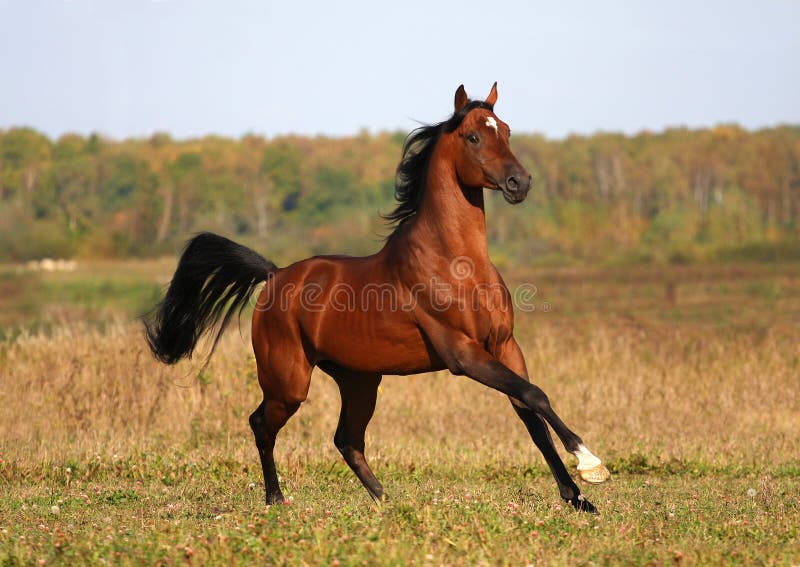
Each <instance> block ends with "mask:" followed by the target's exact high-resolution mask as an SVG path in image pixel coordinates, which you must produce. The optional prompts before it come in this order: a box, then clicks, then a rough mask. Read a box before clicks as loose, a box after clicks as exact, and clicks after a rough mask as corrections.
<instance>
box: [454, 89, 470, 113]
mask: <svg viewBox="0 0 800 567" xmlns="http://www.w3.org/2000/svg"><path fill="white" fill-rule="evenodd" d="M467 102H469V98H468V97H467V91H465V90H464V85H459V87H458V88H457V89H456V101H455V107H456V113H458V112H459V111H460V110H461V109H462V108H464V107H465V106H467Z"/></svg>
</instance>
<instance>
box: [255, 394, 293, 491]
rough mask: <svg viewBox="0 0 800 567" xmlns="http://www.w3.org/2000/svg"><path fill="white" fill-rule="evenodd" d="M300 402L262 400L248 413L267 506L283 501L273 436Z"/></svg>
mask: <svg viewBox="0 0 800 567" xmlns="http://www.w3.org/2000/svg"><path fill="white" fill-rule="evenodd" d="M299 407H300V404H299V403H297V404H286V403H283V402H278V401H276V400H268V399H266V397H265V398H264V401H262V402H261V404H260V405H259V406H258V408H256V411H254V412H253V413H252V414H251V415H250V428H251V429H252V430H253V435H254V436H255V438H256V447H257V448H258V456H259V457H260V458H261V470H262V472H263V474H264V491H265V494H266V501H267V506H269V505H271V504H280V503H282V502H284V497H283V493H282V492H281V487H280V485H279V484H278V472H277V470H276V468H275V455H274V449H275V438H276V437H277V435H278V431H280V429H281V428H282V427H283V426H284V425H285V424H286V422H287V421H288V420H289V418H290V417H292V415H293V414H294V412H296V411H297V408H299Z"/></svg>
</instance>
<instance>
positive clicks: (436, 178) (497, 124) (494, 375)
mask: <svg viewBox="0 0 800 567" xmlns="http://www.w3.org/2000/svg"><path fill="white" fill-rule="evenodd" d="M497 96H498V94H497V83H494V85H493V86H492V88H491V91H490V93H489V96H488V97H487V98H486V99H485V100H471V99H470V98H469V97H468V96H467V94H466V91H465V90H464V86H463V85H461V86H459V87H458V89H457V90H456V93H455V103H454V111H453V114H452V116H450V118H448V119H447V120H445V121H443V122H440V123H438V124H433V125H427V126H421V127H419V128H418V129H416V130H414V131H413V132H412V133H411V134H409V136H408V137H407V138H406V141H405V143H404V146H403V153H402V158H401V161H400V164H399V166H398V168H397V175H396V181H395V196H396V199H397V205H396V207H395V208H394V209H393V210H392V211H391V212H390V213H389V214H387V215H385V218H387V219H388V220H389V222H390V224H391V226H392V228H393V230H392V232H391V234H390V235H389V236H388V237H387V238H386V240H385V243H384V246H383V247H382V249H381V250H380V251H378V252H377V253H375V254H373V255H371V256H365V257H350V256H315V257H312V258H307V259H305V260H301V261H299V262H296V263H294V264H291V265H290V266H287V267H284V268H279V267H277V266H276V265H275V264H274V263H272V262H270V261H268V260H266V259H265V258H264V257H263V256H261V255H260V254H259V253H257V252H255V251H254V250H252V249H250V248H247V247H245V246H242V245H240V244H238V243H236V242H233V241H231V240H229V239H227V238H224V237H222V236H218V235H215V234H211V233H200V234H198V235H196V236H195V237H194V238H192V239H191V240H190V241H189V242H188V244H187V246H186V248H185V249H184V251H183V253H182V254H181V257H180V259H179V262H178V266H177V268H176V271H175V274H174V276H173V278H172V280H171V282H170V284H169V287H168V289H167V292H166V294H165V296H164V298H163V299H162V300H161V302H160V303H159V304H158V305H157V306H156V308H155V309H154V311H153V312H151V313H150V314H149V315H148V316H146V317H145V319H144V323H145V338H146V340H147V343H148V345H149V347H150V349H151V350H152V352H153V354H154V356H155V357H156V358H157V359H158V360H160V361H162V362H164V363H167V364H174V363H175V362H177V361H179V360H180V359H182V358H185V357H191V355H192V353H193V351H194V349H195V346H196V345H197V343H198V340H199V339H200V338H201V336H203V335H204V334H208V335H209V336H211V337H213V342H212V344H211V348H210V352H209V354H208V356H209V357H210V356H211V354H213V352H214V348H215V347H216V345H217V343H218V341H219V339H220V336H221V334H222V332H223V331H224V329H225V327H226V326H227V324H228V322H229V321H230V319H231V318H232V317H233V316H234V314H238V315H239V316H240V315H241V312H242V310H243V309H244V308H245V307H246V306H247V304H248V302H251V301H252V300H251V296H253V295H254V294H255V291H256V289H257V288H258V287H259V286H260V285H261V284H262V283H263V284H264V285H263V288H262V289H261V291H260V292H259V294H258V296H257V297H258V298H257V301H256V302H255V309H254V311H253V317H252V333H251V337H252V346H253V351H254V353H255V360H256V365H257V374H258V382H259V385H260V386H261V391H262V393H263V400H262V402H261V404H260V405H259V406H258V407H257V408H256V410H255V411H254V412H253V413H252V415H250V418H249V421H250V426H251V428H252V431H253V435H254V437H255V444H256V447H257V449H258V454H259V457H260V459H261V466H262V471H263V475H264V492H265V500H266V504H267V505H268V506H269V505H272V504H276V503H282V502H284V496H283V493H282V492H281V488H280V485H279V482H278V475H277V472H276V466H275V458H274V453H273V451H274V447H275V440H276V437H277V435H278V433H279V431H280V430H281V428H282V427H283V426H284V425H285V424H286V422H287V421H288V420H289V418H290V417H291V416H292V415H293V414H294V413H295V412H296V411H297V410H298V408H299V407H300V405H301V404H302V403H303V402H304V401H305V399H306V397H307V395H308V390H309V384H310V381H311V371H312V369H313V368H314V367H319V368H321V369H322V370H323V371H324V372H326V373H327V374H329V375H330V376H331V377H332V378H333V379H334V380H335V381H336V384H337V385H338V387H339V391H340V394H341V402H342V405H341V413H340V416H339V422H338V425H337V428H336V433H335V434H334V438H333V441H334V444H335V445H336V447H337V448H338V450H339V451H340V452H341V454H342V456H343V458H344V460H345V461H346V462H347V464H348V465H349V467H350V468H351V469H352V470H353V472H354V473H355V475H356V476H357V477H358V479H359V480H360V481H361V483H362V484H363V485H364V487H365V488H366V490H367V492H368V493H369V495H370V496H371V497H372V499H374V501H375V502H376V503H378V504H381V503H382V502H383V501H384V500H385V499H386V494H385V492H384V489H383V486H382V485H381V483H380V482H379V481H378V479H377V478H376V477H375V475H374V474H373V472H372V469H371V468H370V466H369V464H368V463H367V460H366V457H365V454H364V450H365V447H364V435H365V431H366V428H367V425H368V424H369V421H370V419H371V418H372V415H373V412H374V410H375V402H376V398H377V393H378V386H379V385H380V383H381V378H382V376H383V375H385V374H392V375H410V374H418V373H422V372H431V371H438V370H444V369H447V370H449V371H450V372H451V373H452V374H455V375H465V376H468V377H469V378H471V379H473V380H476V381H477V382H479V383H481V384H484V385H486V386H488V387H489V388H492V389H494V390H497V391H499V392H501V393H503V394H505V395H506V396H508V398H509V399H510V402H511V405H512V407H513V409H514V411H515V412H516V414H517V415H518V416H519V418H520V419H521V420H522V422H523V424H524V425H525V427H526V428H527V430H528V433H529V434H530V437H531V438H532V440H533V443H534V444H535V445H536V447H537V448H538V449H539V451H541V453H542V455H543V456H544V458H545V460H546V462H547V464H548V466H549V468H550V470H551V472H552V475H553V477H554V478H555V481H556V484H557V486H558V491H559V495H560V496H561V498H562V499H563V500H564V501H566V502H568V503H569V504H571V505H572V506H573V507H574V508H575V509H576V510H580V511H586V512H592V513H597V509H596V508H595V506H594V505H592V503H591V502H589V500H587V499H586V498H585V497H584V496H583V494H582V493H581V491H580V489H579V488H578V486H577V484H576V483H575V482H574V480H573V479H572V477H571V476H570V474H569V472H568V471H567V468H566V466H565V465H564V462H563V461H562V460H561V458H560V456H559V454H558V452H557V450H556V448H555V446H554V444H553V439H552V437H551V435H550V431H549V429H548V425H549V426H550V427H551V428H552V429H553V431H554V432H555V433H556V435H557V436H558V438H559V439H560V441H561V443H562V444H563V445H564V447H565V448H566V450H567V451H568V452H570V453H572V454H573V455H574V456H575V457H577V459H578V464H577V471H578V473H579V476H580V477H581V478H582V479H583V480H584V481H587V482H589V483H598V484H599V483H601V482H604V481H606V480H607V479H608V478H610V473H609V471H608V469H606V467H605V466H604V465H603V464H602V462H601V460H600V459H599V458H598V457H596V456H595V455H594V454H593V453H592V452H591V451H589V449H587V447H586V445H584V443H583V441H582V440H581V438H580V437H579V436H578V435H576V434H575V433H574V432H573V431H572V430H570V429H569V428H568V427H567V426H566V425H565V423H564V422H563V421H562V420H561V418H560V417H559V416H558V415H557V414H556V412H555V411H554V410H553V408H552V406H551V404H550V401H549V399H548V397H547V395H546V394H545V393H544V392H543V391H542V389H541V388H539V387H538V386H536V385H535V384H533V383H532V382H531V381H530V378H529V376H528V371H527V368H526V365H525V358H524V356H523V353H522V350H521V349H520V346H519V344H518V343H517V341H516V340H515V339H514V312H513V306H512V303H511V295H510V293H509V290H508V288H507V287H506V285H505V283H504V282H503V279H502V277H501V276H500V274H499V272H498V271H497V269H496V268H495V266H494V265H493V264H492V262H491V261H490V259H489V254H488V249H487V241H486V217H485V209H484V188H486V189H489V190H495V191H500V192H501V193H502V195H503V197H504V199H505V201H507V202H508V203H510V204H518V203H521V202H522V201H523V200H524V199H525V198H526V196H527V194H528V191H529V190H530V188H531V185H532V178H531V175H530V174H529V173H528V172H527V171H526V170H525V168H524V167H523V166H522V164H521V163H520V162H519V160H518V159H517V158H516V157H515V156H514V154H513V153H512V151H511V147H510V144H509V137H510V134H511V131H510V129H509V127H508V125H507V124H506V123H505V122H503V121H502V120H500V118H499V117H498V116H497V115H496V114H495V113H494V106H495V103H496V101H497Z"/></svg>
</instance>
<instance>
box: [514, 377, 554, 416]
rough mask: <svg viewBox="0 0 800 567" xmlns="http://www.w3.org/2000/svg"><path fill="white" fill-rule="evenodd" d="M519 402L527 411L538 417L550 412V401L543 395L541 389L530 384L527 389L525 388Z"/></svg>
mask: <svg viewBox="0 0 800 567" xmlns="http://www.w3.org/2000/svg"><path fill="white" fill-rule="evenodd" d="M520 401H522V403H524V404H525V405H526V406H527V407H528V409H530V410H532V411H535V412H536V413H538V414H539V415H541V414H542V413H543V412H547V411H549V410H550V399H549V398H548V397H547V394H545V393H544V391H542V389H541V388H539V387H537V386H534V385H533V384H531V385H530V387H529V388H525V391H524V392H523V394H522V400H520Z"/></svg>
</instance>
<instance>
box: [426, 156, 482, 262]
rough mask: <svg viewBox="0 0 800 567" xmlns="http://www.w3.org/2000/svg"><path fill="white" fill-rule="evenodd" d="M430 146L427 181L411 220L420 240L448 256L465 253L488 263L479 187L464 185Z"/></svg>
mask: <svg viewBox="0 0 800 567" xmlns="http://www.w3.org/2000/svg"><path fill="white" fill-rule="evenodd" d="M438 150H439V148H437V149H436V150H434V155H433V156H431V163H430V165H429V167H428V175H427V184H426V188H425V194H424V195H423V198H422V203H421V205H420V208H419V212H418V213H417V219H416V220H415V223H414V224H415V226H414V229H415V230H414V232H416V233H417V234H416V235H415V236H417V238H419V239H420V241H421V242H423V243H425V245H426V246H429V247H431V248H433V249H434V250H435V252H437V253H438V254H440V255H441V256H444V257H446V258H448V259H452V258H456V257H458V256H467V257H469V258H471V259H472V260H473V261H474V262H476V264H478V263H480V264H486V265H488V263H489V253H488V248H487V244H486V213H485V211H484V204H483V189H481V188H475V189H464V188H462V187H461V186H460V185H459V183H458V177H457V175H456V171H455V166H454V164H453V162H452V161H451V160H450V159H446V158H442V156H441V154H443V153H444V152H443V151H442V152H439V151H438Z"/></svg>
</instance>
